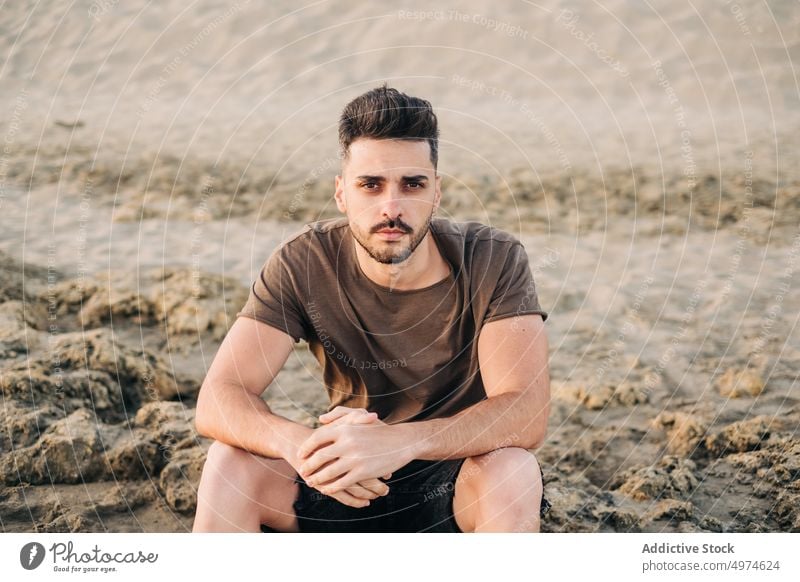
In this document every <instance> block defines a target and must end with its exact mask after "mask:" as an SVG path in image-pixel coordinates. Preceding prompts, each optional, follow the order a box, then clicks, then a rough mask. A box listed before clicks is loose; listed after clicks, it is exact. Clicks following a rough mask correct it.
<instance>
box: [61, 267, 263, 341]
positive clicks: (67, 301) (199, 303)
mask: <svg viewBox="0 0 800 582" xmlns="http://www.w3.org/2000/svg"><path fill="white" fill-rule="evenodd" d="M248 292H249V290H248V288H247V287H246V286H244V285H242V284H241V283H239V282H238V281H237V280H236V279H233V278H231V277H222V276H219V275H211V274H208V273H204V272H199V271H197V270H195V269H191V268H156V269H149V270H146V271H144V272H143V273H142V274H141V277H139V276H137V274H136V273H135V272H132V271H131V272H129V271H111V272H106V273H101V274H97V275H95V276H94V277H91V278H89V279H73V280H68V281H63V282H61V283H59V284H58V285H56V286H54V289H53V290H52V291H49V293H51V294H52V295H53V296H54V300H53V303H54V305H55V308H56V311H57V313H59V314H62V315H66V314H77V315H78V319H79V321H80V323H81V326H82V327H100V326H103V325H106V324H107V323H108V322H109V321H110V320H111V319H112V318H113V319H114V321H115V322H117V321H120V320H122V321H130V322H131V323H134V324H136V325H144V326H165V327H166V330H167V332H168V333H169V334H178V335H184V336H186V339H187V340H191V339H192V338H199V337H205V336H208V337H210V338H212V339H214V340H221V339H222V338H223V337H224V336H225V334H226V333H227V332H228V329H229V327H230V325H229V321H228V319H229V316H230V314H231V313H236V311H238V310H239V309H240V308H241V306H242V305H244V303H245V301H246V300H247V295H248Z"/></svg>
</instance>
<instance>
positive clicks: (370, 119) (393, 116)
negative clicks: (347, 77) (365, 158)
mask: <svg viewBox="0 0 800 582" xmlns="http://www.w3.org/2000/svg"><path fill="white" fill-rule="evenodd" d="M359 137H368V138H372V139H398V138H402V139H410V140H427V141H428V145H430V150H431V164H433V168H434V170H436V167H437V164H438V162H439V125H438V122H437V120H436V114H435V113H434V112H433V107H431V104H430V103H429V102H428V101H426V100H425V99H420V98H419V97H412V96H410V95H406V94H405V93H401V92H400V91H398V90H397V89H394V88H392V87H387V86H386V83H384V84H383V85H382V86H380V87H376V88H375V89H372V90H370V91H367V92H366V93H364V94H363V95H359V96H358V97H356V98H355V99H353V100H352V101H351V102H350V103H348V104H347V105H346V106H345V108H344V110H343V111H342V115H341V117H340V118H339V154H340V156H341V158H342V160H345V159H347V156H348V155H349V154H350V144H351V143H353V142H354V141H355V140H356V139H358V138H359Z"/></svg>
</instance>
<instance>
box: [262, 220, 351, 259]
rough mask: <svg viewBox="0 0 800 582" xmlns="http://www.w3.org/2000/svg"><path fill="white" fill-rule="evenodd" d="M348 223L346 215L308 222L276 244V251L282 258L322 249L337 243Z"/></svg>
mask: <svg viewBox="0 0 800 582" xmlns="http://www.w3.org/2000/svg"><path fill="white" fill-rule="evenodd" d="M348 225H349V223H348V220H347V217H341V218H328V219H324V220H317V221H314V222H308V223H306V224H304V225H303V226H302V227H300V228H298V229H296V230H294V231H293V232H291V233H290V234H289V235H288V236H287V237H286V238H285V239H284V240H283V242H281V243H280V245H278V248H277V252H279V253H280V254H281V255H282V256H283V257H284V258H292V257H295V256H299V253H303V254H304V255H306V256H307V255H308V253H309V250H312V251H313V250H314V249H317V250H322V249H323V248H327V247H329V246H330V245H331V244H334V243H336V244H338V241H341V239H342V236H343V234H344V232H345V230H346V228H347V227H348Z"/></svg>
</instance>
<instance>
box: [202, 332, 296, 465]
mask: <svg viewBox="0 0 800 582" xmlns="http://www.w3.org/2000/svg"><path fill="white" fill-rule="evenodd" d="M292 349H293V340H292V338H291V337H290V336H289V335H288V334H286V333H284V332H282V331H281V330H279V329H276V328H274V327H271V326H269V325H267V324H265V323H261V322H259V321H256V320H254V319H250V318H247V317H240V318H238V319H237V320H236V321H235V322H234V324H233V326H232V327H231V329H230V330H229V331H228V335H227V336H226V337H225V339H224V340H223V342H222V344H221V345H220V347H219V351H218V352H217V355H216V357H215V358H214V361H213V362H212V363H211V367H210V368H209V370H208V374H207V375H206V378H205V380H204V381H203V385H202V387H201V388H200V394H199V396H198V399H197V413H196V417H195V426H196V428H197V432H198V433H200V434H201V435H203V436H206V437H209V438H213V439H215V440H218V441H221V442H224V443H227V444H229V445H232V446H235V447H239V448H241V449H245V450H248V451H251V452H253V453H256V454H258V455H261V456H263V457H271V458H280V459H287V460H289V458H291V456H292V455H293V454H294V453H295V452H296V448H297V446H298V445H299V444H300V443H301V442H302V441H303V440H304V439H305V438H307V437H308V435H309V434H311V432H312V429H310V428H308V427H305V426H303V425H301V424H298V423H296V422H292V421H290V420H288V419H287V418H284V417H282V416H279V415H276V414H274V413H272V411H271V410H270V408H269V406H267V403H266V402H264V401H263V400H262V399H261V394H262V393H263V392H264V390H266V388H267V386H269V385H270V384H271V383H272V381H273V379H274V378H275V376H277V375H278V372H279V371H280V370H281V368H282V367H283V365H284V364H285V363H286V360H287V359H288V358H289V354H291V352H292Z"/></svg>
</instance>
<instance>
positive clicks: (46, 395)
mask: <svg viewBox="0 0 800 582" xmlns="http://www.w3.org/2000/svg"><path fill="white" fill-rule="evenodd" d="M0 261H2V271H0V272H2V279H1V280H0V299H1V300H2V303H0V321H2V325H1V326H0V366H1V367H0V388H1V389H2V396H3V406H2V407H1V408H0V475H2V483H1V484H0V516H2V528H3V530H4V531H48V532H65V531H84V532H85V531H187V530H190V529H191V524H192V519H193V514H194V510H195V507H196V489H197V484H198V482H199V478H200V473H201V470H202V467H203V463H204V460H205V455H206V451H207V450H208V446H209V445H210V441H209V440H207V439H204V438H201V437H199V436H198V435H197V434H196V432H195V430H194V425H193V419H194V407H195V402H196V396H197V391H198V389H199V386H200V384H201V382H202V379H203V376H204V373H205V369H207V366H208V363H209V362H210V358H211V357H212V356H213V353H214V351H215V349H216V348H217V347H218V345H219V342H220V341H221V339H222V338H223V337H224V335H225V332H226V330H227V329H228V327H229V325H230V324H231V323H232V321H231V318H232V317H233V314H235V312H236V311H237V310H238V308H239V307H240V306H241V305H242V304H243V302H244V301H245V299H246V296H247V287H246V285H243V284H242V283H240V282H239V281H237V280H233V279H229V278H225V277H219V276H214V275H210V274H206V273H198V272H196V271H195V270H193V269H190V268H180V267H175V268H164V269H141V270H138V271H131V270H119V271H113V270H112V271H106V272H104V273H103V274H101V275H85V276H81V277H78V278H70V277H66V276H64V275H63V274H61V273H60V272H58V271H57V270H55V269H47V268H42V267H40V266H36V265H30V264H26V265H23V264H21V263H19V262H17V261H15V260H13V259H12V258H10V257H9V256H7V255H2V256H0ZM23 283H24V284H23ZM570 301H573V300H572V299H570V298H569V297H561V298H560V304H559V305H560V306H563V309H564V310H565V312H566V313H569V312H570V310H571V309H574V306H572V307H570ZM562 320H563V318H562ZM695 325H698V326H699V325H701V324H700V323H699V322H698V323H696V324H695ZM583 333H585V331H584V330H582V329H580V328H578V329H576V330H575V331H574V332H573V334H572V336H571V337H573V341H574V342H575V344H574V345H570V344H569V343H568V344H567V345H566V347H564V346H561V347H560V348H558V349H556V350H555V353H557V354H561V355H560V356H559V357H558V358H557V359H554V363H553V367H552V372H551V373H552V376H553V382H552V396H553V400H552V410H551V418H550V436H549V438H548V441H547V443H546V444H545V445H544V446H543V447H542V448H541V449H540V450H538V451H537V456H538V458H539V460H540V462H541V463H542V466H543V468H544V473H545V492H546V495H547V497H548V499H549V500H550V502H551V503H552V505H553V507H552V509H551V510H550V512H549V513H548V514H547V516H546V517H545V519H544V520H543V523H542V529H543V531H551V532H555V531H568V532H583V531H717V532H719V531H731V532H740V531H800V438H798V434H797V427H798V426H800V409H798V400H797V398H796V396H794V395H793V394H794V393H793V391H792V388H793V386H794V383H793V379H792V383H789V377H788V376H787V373H788V371H790V370H791V369H794V370H796V369H797V367H796V366H797V365H800V359H798V358H799V357H800V352H798V351H797V350H794V351H792V350H791V349H789V347H788V346H784V353H783V354H782V358H783V360H782V361H781V362H780V363H781V366H780V367H778V368H777V371H776V366H775V361H773V367H772V376H770V375H769V374H768V373H766V372H765V370H766V369H767V368H765V367H764V366H763V365H762V366H761V367H760V368H759V367H752V366H751V367H748V366H745V367H742V366H741V365H735V364H734V365H731V366H730V367H727V368H726V369H719V366H717V373H716V375H715V380H714V381H713V382H712V383H711V384H710V385H709V386H699V387H697V391H696V393H695V394H694V397H690V396H688V395H687V394H685V393H684V392H685V388H684V389H682V390H675V389H672V388H670V386H669V382H668V381H664V379H663V377H662V376H663V375H658V376H653V375H652V372H653V370H652V367H650V366H648V365H646V364H645V363H643V361H642V360H638V359H636V358H632V357H629V356H627V355H626V356H624V357H623V360H624V361H621V362H619V364H621V365H620V366H617V367H618V368H620V369H622V368H625V369H626V370H627V372H626V374H625V377H624V378H622V377H620V379H619V380H617V379H616V378H617V375H615V374H612V373H609V374H608V376H607V380H608V381H606V382H596V381H590V379H589V378H588V377H586V378H584V379H580V374H579V373H578V372H575V370H574V369H573V370H570V371H566V370H562V364H560V363H559V362H564V360H566V359H571V360H574V357H571V358H565V355H566V354H565V352H564V350H565V349H566V350H577V349H578V348H577V346H578V345H579V344H580V341H581V340H580V338H581V334H583ZM554 336H555V337H554V338H553V339H551V342H553V341H554V339H556V340H557V338H559V337H561V336H560V332H559V330H558V328H556V331H555V333H554ZM614 345H616V344H615V343H614V342H613V341H612V338H608V337H607V338H603V337H601V338H598V339H596V340H595V349H596V353H595V355H594V356H591V355H590V356H587V359H588V360H589V361H590V362H592V361H593V358H594V361H593V367H590V368H589V369H593V370H597V369H600V368H601V366H599V364H600V363H601V361H602V360H601V359H600V358H601V356H603V353H604V350H608V349H609V348H610V347H611V346H614ZM762 351H763V350H762ZM767 351H769V349H767ZM567 354H568V352H567ZM573 355H574V353H573ZM773 355H774V354H773ZM712 359H713V356H711V355H710V356H709V360H712ZM735 361H736V360H734V362H735ZM314 366H315V364H314V363H313V361H312V359H311V356H310V354H309V353H308V351H307V349H306V348H305V346H304V345H302V346H298V348H297V349H296V351H295V354H294V356H293V357H291V358H290V359H289V361H288V362H287V365H286V367H285V368H284V370H283V371H282V372H281V374H280V375H279V376H278V378H277V379H276V381H275V384H274V386H273V387H272V388H270V389H269V390H268V391H267V393H266V395H265V398H266V399H267V401H268V402H269V403H270V406H271V407H272V408H273V409H274V410H275V411H276V412H277V413H279V414H283V415H285V416H287V417H289V418H293V419H294V420H297V421H298V422H303V423H305V424H307V425H309V426H313V423H314V416H315V415H316V414H319V413H320V412H321V411H322V410H324V408H325V404H326V403H325V401H324V392H323V391H322V389H321V387H320V384H319V378H318V377H317V376H316V372H315V367H314ZM654 378H657V379H658V381H654ZM787 387H788V391H787Z"/></svg>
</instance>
